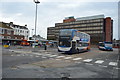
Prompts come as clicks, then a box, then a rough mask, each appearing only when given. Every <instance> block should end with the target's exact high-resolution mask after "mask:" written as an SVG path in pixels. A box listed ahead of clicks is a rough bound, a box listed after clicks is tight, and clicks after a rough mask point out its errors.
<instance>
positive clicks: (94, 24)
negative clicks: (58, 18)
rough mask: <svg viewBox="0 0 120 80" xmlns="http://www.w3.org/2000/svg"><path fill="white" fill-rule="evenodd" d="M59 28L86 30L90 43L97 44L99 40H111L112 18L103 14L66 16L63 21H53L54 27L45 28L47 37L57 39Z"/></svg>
mask: <svg viewBox="0 0 120 80" xmlns="http://www.w3.org/2000/svg"><path fill="white" fill-rule="evenodd" d="M60 29H77V30H80V31H82V32H86V33H88V34H90V36H91V44H98V42H100V41H112V37H113V20H112V19H111V18H110V17H106V18H105V17H104V15H95V16H88V17H80V18H76V19H75V18H74V16H72V17H68V18H65V19H64V20H63V23H55V27H48V28H47V39H48V40H58V39H59V30H60Z"/></svg>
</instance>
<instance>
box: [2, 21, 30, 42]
mask: <svg viewBox="0 0 120 80" xmlns="http://www.w3.org/2000/svg"><path fill="white" fill-rule="evenodd" d="M28 36H29V30H28V28H26V26H19V25H15V24H13V23H11V22H10V23H5V22H0V39H2V42H3V44H4V43H6V42H8V41H9V42H10V43H11V44H13V43H14V42H17V44H20V42H21V41H22V39H28Z"/></svg>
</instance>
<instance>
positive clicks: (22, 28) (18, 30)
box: [8, 22, 29, 40]
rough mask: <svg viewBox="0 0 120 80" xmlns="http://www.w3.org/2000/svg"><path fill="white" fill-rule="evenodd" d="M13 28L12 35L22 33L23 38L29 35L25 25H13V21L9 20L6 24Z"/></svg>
mask: <svg viewBox="0 0 120 80" xmlns="http://www.w3.org/2000/svg"><path fill="white" fill-rule="evenodd" d="M8 25H9V26H10V27H11V28H12V29H13V30H14V35H23V36H24V39H26V40H27V39H28V37H29V30H28V28H27V25H25V26H20V25H15V24H13V22H10V23H9V24H8Z"/></svg>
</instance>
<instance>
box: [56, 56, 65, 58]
mask: <svg viewBox="0 0 120 80" xmlns="http://www.w3.org/2000/svg"><path fill="white" fill-rule="evenodd" d="M62 57H65V56H58V57H57V58H62Z"/></svg>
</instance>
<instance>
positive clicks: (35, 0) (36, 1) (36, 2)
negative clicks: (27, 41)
mask: <svg viewBox="0 0 120 80" xmlns="http://www.w3.org/2000/svg"><path fill="white" fill-rule="evenodd" d="M34 2H35V4H36V11H35V39H36V26H37V4H39V3H40V2H39V1H38V0H34Z"/></svg>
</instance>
